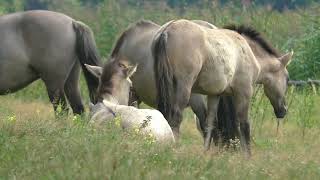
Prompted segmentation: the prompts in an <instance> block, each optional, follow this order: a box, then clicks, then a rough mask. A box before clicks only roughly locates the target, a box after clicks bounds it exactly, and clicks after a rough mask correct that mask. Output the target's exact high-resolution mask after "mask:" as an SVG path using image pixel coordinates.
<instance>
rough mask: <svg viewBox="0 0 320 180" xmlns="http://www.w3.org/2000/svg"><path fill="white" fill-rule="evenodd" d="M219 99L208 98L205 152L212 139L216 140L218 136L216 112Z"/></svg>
mask: <svg viewBox="0 0 320 180" xmlns="http://www.w3.org/2000/svg"><path fill="white" fill-rule="evenodd" d="M219 99H220V96H208V115H207V131H206V136H205V141H204V147H205V150H209V149H210V144H211V140H212V137H214V138H215V139H216V138H217V136H218V132H217V131H218V128H217V124H218V119H217V112H218V105H219ZM212 133H214V136H212Z"/></svg>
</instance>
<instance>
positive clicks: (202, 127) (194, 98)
mask: <svg viewBox="0 0 320 180" xmlns="http://www.w3.org/2000/svg"><path fill="white" fill-rule="evenodd" d="M189 105H190V107H191V109H192V111H193V112H194V113H195V114H196V116H197V119H196V121H197V127H198V130H199V131H200V133H201V135H202V137H203V138H204V137H205V132H206V125H207V124H206V122H207V120H206V118H207V115H206V114H207V106H206V100H205V97H204V96H203V95H201V94H195V93H193V94H191V96H190V100H189Z"/></svg>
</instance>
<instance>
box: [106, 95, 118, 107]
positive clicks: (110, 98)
mask: <svg viewBox="0 0 320 180" xmlns="http://www.w3.org/2000/svg"><path fill="white" fill-rule="evenodd" d="M103 101H106V102H108V103H109V104H113V105H119V104H120V103H119V101H118V100H117V99H116V98H115V97H114V96H113V95H111V94H108V95H106V96H105V97H104V100H103Z"/></svg>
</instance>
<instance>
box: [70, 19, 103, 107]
mask: <svg viewBox="0 0 320 180" xmlns="http://www.w3.org/2000/svg"><path fill="white" fill-rule="evenodd" d="M72 26H73V29H74V31H75V33H76V47H75V48H76V54H77V57H78V59H79V61H80V64H81V67H82V71H83V73H84V76H85V80H86V82H87V86H88V89H89V96H90V100H91V102H95V97H94V93H95V91H96V89H97V87H98V85H99V79H97V78H96V77H95V76H94V75H93V74H91V73H90V72H89V71H88V70H87V68H86V67H85V64H89V65H93V66H100V67H101V66H102V63H101V60H100V56H99V53H98V50H97V46H96V42H95V40H94V36H93V32H92V30H91V29H90V28H89V27H88V26H87V25H85V24H84V23H82V22H80V21H73V22H72Z"/></svg>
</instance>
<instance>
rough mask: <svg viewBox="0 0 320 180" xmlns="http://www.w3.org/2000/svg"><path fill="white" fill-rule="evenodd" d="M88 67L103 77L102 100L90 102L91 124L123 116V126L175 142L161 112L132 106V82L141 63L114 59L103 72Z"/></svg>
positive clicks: (100, 91)
mask: <svg viewBox="0 0 320 180" xmlns="http://www.w3.org/2000/svg"><path fill="white" fill-rule="evenodd" d="M86 66H87V68H88V70H89V71H90V72H92V73H93V74H95V75H96V77H98V78H99V79H100V80H101V84H100V85H99V88H98V92H99V96H98V98H99V102H98V103H97V104H95V105H93V104H91V105H90V112H91V113H90V117H91V118H90V122H91V123H93V124H95V125H100V124H103V123H105V122H108V121H110V120H114V119H115V117H116V116H119V117H120V125H121V127H122V128H123V129H131V130H138V131H139V132H140V131H141V132H142V134H145V135H150V134H151V135H152V136H153V137H154V138H155V139H156V140H158V141H160V142H165V143H171V142H174V136H173V132H172V130H171V127H170V126H169V124H168V122H167V120H166V119H165V118H164V117H163V115H162V114H161V113H160V111H158V110H151V109H138V108H135V107H133V106H128V103H129V93H130V88H131V85H132V82H131V80H130V77H131V76H132V75H133V73H134V72H135V71H136V68H137V66H130V65H129V63H128V62H125V61H111V62H109V63H107V64H106V65H105V66H104V69H103V72H102V73H101V71H100V70H99V69H97V68H95V67H94V66H90V65H86Z"/></svg>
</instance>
